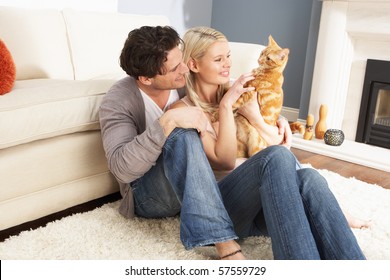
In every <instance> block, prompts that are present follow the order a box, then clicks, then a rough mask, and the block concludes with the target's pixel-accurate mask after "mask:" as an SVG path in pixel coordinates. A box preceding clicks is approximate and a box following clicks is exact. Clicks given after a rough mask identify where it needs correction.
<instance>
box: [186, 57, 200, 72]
mask: <svg viewBox="0 0 390 280" xmlns="http://www.w3.org/2000/svg"><path fill="white" fill-rule="evenodd" d="M187 66H188V69H190V70H191V71H192V72H195V73H198V72H199V71H198V67H197V63H196V60H195V59H193V58H191V59H190V60H189V61H188V64H187Z"/></svg>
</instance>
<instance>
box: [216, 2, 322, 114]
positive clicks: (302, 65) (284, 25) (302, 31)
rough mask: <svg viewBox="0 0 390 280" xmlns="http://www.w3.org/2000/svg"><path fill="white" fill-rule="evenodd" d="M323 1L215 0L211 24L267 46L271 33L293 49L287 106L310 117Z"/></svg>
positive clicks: (231, 35)
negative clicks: (308, 114)
mask: <svg viewBox="0 0 390 280" xmlns="http://www.w3.org/2000/svg"><path fill="white" fill-rule="evenodd" d="M321 7H322V5H321V2H319V1H317V0H241V1H237V0H213V11H212V18H211V26H212V27H213V28H215V29H218V30H220V31H222V32H223V33H224V34H225V35H226V36H227V37H228V39H229V40H230V41H238V42H247V43H259V44H263V45H267V43H268V36H269V35H270V34H272V36H273V37H274V39H275V40H276V41H277V42H278V44H279V45H280V46H282V47H288V48H289V49H290V57H289V62H288V65H287V67H286V70H285V73H284V74H285V82H284V86H283V88H284V93H285V95H284V106H286V107H290V108H296V109H300V110H299V118H301V119H306V116H307V112H308V107H309V99H310V90H311V81H312V73H313V65H314V58H315V49H316V43H317V36H318V28H319V18H320V11H321Z"/></svg>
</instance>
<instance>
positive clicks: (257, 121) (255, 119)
mask: <svg viewBox="0 0 390 280" xmlns="http://www.w3.org/2000/svg"><path fill="white" fill-rule="evenodd" d="M237 112H238V113H239V114H240V115H242V116H243V117H245V118H246V119H247V120H248V121H249V122H250V123H251V124H252V125H253V126H260V125H263V124H264V119H263V116H262V115H261V112H260V107H259V103H258V101H257V93H256V94H254V95H253V96H252V98H251V99H250V100H249V101H248V102H247V103H246V104H245V105H244V106H242V107H241V108H239V109H238V111H237Z"/></svg>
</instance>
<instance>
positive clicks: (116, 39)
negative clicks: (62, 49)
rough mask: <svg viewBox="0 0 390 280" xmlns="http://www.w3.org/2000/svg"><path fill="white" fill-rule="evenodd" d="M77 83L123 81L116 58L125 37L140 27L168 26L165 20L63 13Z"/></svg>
mask: <svg viewBox="0 0 390 280" xmlns="http://www.w3.org/2000/svg"><path fill="white" fill-rule="evenodd" d="M63 14H64V18H65V21H66V25H67V28H68V36H69V44H70V48H71V52H72V57H73V65H74V71H75V79H76V80H85V79H98V78H107V77H124V75H125V73H124V71H123V70H122V68H121V67H120V65H119V56H120V53H121V50H122V48H123V44H124V42H125V40H126V38H127V35H128V33H129V32H130V31H131V30H133V29H135V28H138V27H140V26H143V25H151V26H154V25H168V24H169V20H168V18H167V17H165V16H147V15H130V14H121V13H101V12H83V11H74V10H70V9H65V10H64V11H63Z"/></svg>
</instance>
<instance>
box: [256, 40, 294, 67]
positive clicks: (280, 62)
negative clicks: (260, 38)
mask: <svg viewBox="0 0 390 280" xmlns="http://www.w3.org/2000/svg"><path fill="white" fill-rule="evenodd" d="M268 40H269V42H268V46H267V47H266V48H265V49H264V50H263V51H262V52H261V54H260V57H259V59H258V63H259V65H260V66H261V67H262V68H265V69H271V68H276V67H278V68H281V70H283V69H284V67H285V66H286V64H287V60H288V55H289V53H290V50H289V49H287V48H285V49H282V48H281V47H280V46H279V45H278V44H277V43H276V42H275V40H274V39H273V38H272V36H271V35H270V36H269V37H268Z"/></svg>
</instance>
